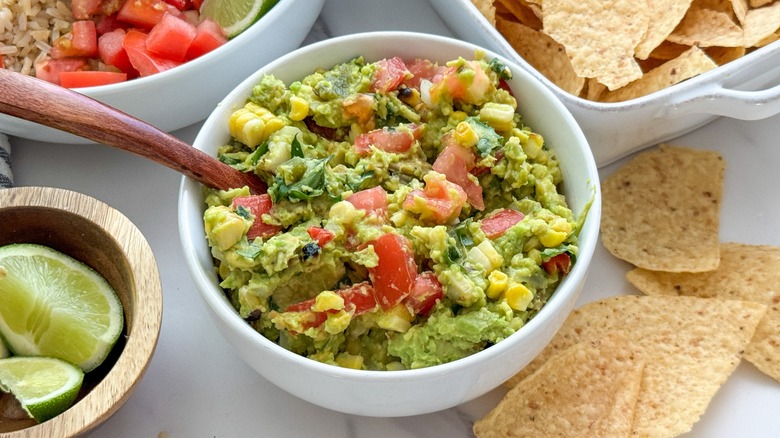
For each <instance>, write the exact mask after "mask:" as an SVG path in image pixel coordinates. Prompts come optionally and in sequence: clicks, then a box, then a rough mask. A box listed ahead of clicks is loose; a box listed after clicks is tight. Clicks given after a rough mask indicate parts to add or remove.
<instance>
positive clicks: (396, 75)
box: [371, 56, 410, 93]
mask: <svg viewBox="0 0 780 438" xmlns="http://www.w3.org/2000/svg"><path fill="white" fill-rule="evenodd" d="M376 65H377V68H376V72H375V73H374V80H373V81H372V82H371V91H379V92H382V93H387V92H388V91H391V90H395V89H396V88H398V86H399V85H401V82H403V81H404V79H406V77H407V75H409V74H410V72H409V70H408V69H407V68H406V64H405V63H404V60H403V59H401V58H400V57H398V56H396V57H394V58H390V59H381V60H379V61H377V63H376Z"/></svg>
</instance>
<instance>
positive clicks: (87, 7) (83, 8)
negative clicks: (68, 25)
mask: <svg viewBox="0 0 780 438" xmlns="http://www.w3.org/2000/svg"><path fill="white" fill-rule="evenodd" d="M101 1H102V0H72V1H71V3H70V9H71V13H72V14H73V18H75V19H76V20H86V19H89V18H90V17H92V16H93V15H95V13H96V12H98V10H99V9H100V2H101Z"/></svg>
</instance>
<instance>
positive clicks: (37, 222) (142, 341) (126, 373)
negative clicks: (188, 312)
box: [0, 187, 162, 438]
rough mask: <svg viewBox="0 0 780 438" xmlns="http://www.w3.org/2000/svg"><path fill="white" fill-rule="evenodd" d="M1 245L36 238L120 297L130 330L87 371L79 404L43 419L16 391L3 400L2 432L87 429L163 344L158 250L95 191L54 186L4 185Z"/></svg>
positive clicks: (120, 398)
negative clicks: (32, 414) (25, 407)
mask: <svg viewBox="0 0 780 438" xmlns="http://www.w3.org/2000/svg"><path fill="white" fill-rule="evenodd" d="M0 224H2V226H0V245H6V244H10V243H37V244H41V245H46V246H49V247H51V248H54V249H56V250H58V251H61V252H63V253H65V254H68V255H70V256H71V257H73V258H75V259H77V260H80V261H82V262H84V263H86V264H87V265H89V266H91V267H92V268H93V269H95V270H96V271H97V272H99V273H100V274H102V275H103V276H104V277H105V278H106V280H108V282H109V283H110V284H111V286H112V287H113V288H114V290H115V291H116V292H117V294H118V295H119V298H120V300H121V301H122V306H123V308H124V314H125V328H124V332H123V334H122V336H120V338H119V341H117V343H116V345H115V346H114V348H113V349H112V351H111V353H110V354H109V356H108V357H107V358H106V360H105V362H103V364H101V365H100V366H99V367H98V368H96V369H95V370H93V371H91V372H89V373H87V374H86V376H85V378H84V383H83V385H82V388H81V391H80V392H79V395H78V398H77V399H76V402H75V403H74V404H73V406H71V407H70V408H69V409H68V410H66V411H65V412H63V413H62V414H60V415H58V416H56V417H54V418H52V419H51V420H49V421H46V422H43V423H41V424H36V423H35V422H34V421H33V420H30V419H29V418H27V416H26V414H25V413H24V411H22V410H21V406H20V405H19V404H18V402H16V400H15V399H14V398H13V396H11V395H9V394H4V395H3V396H2V397H0V433H3V432H8V433H7V434H4V435H3V436H4V437H9V438H10V437H53V436H58V437H64V436H74V435H79V434H82V433H84V432H86V431H88V430H91V429H92V428H94V427H96V426H97V425H99V424H100V423H102V422H103V421H105V420H106V419H107V418H109V417H110V416H111V415H112V414H113V413H114V412H116V411H117V410H118V409H119V408H120V407H121V406H122V405H123V404H124V403H125V401H127V399H128V398H129V397H130V394H131V393H132V392H133V390H134V389H135V386H136V384H137V383H138V382H139V381H140V379H141V377H142V376H143V374H144V372H145V371H146V368H147V366H148V364H149V361H150V360H151V358H152V355H153V353H154V349H155V347H156V345H157V338H158V336H159V333H160V325H161V322H162V286H161V283H160V275H159V271H158V270H157V263H156V262H155V259H154V255H153V254H152V250H151V248H150V247H149V244H148V243H147V242H146V239H145V238H144V236H143V235H142V234H141V232H140V231H139V230H138V229H137V228H136V227H135V225H133V224H132V223H131V222H130V220H129V219H127V217H125V216H124V215H123V214H121V213H120V212H118V211H117V210H115V209H113V208H111V207H110V206H108V205H106V204H104V203H103V202H101V201H98V200H96V199H94V198H90V197H89V196H86V195H83V194H80V193H76V192H72V191H68V190H62V189H55V188H46V187H19V188H12V189H3V190H0Z"/></svg>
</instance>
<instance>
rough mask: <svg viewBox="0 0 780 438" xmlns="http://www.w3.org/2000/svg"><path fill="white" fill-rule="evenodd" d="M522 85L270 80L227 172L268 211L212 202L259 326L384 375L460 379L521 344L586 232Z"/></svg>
mask: <svg viewBox="0 0 780 438" xmlns="http://www.w3.org/2000/svg"><path fill="white" fill-rule="evenodd" d="M510 77H511V72H510V71H509V69H508V68H507V67H506V66H505V65H503V64H502V63H500V62H499V61H498V60H495V59H493V60H490V59H485V57H484V54H483V53H481V52H477V53H476V55H475V57H474V59H472V60H467V59H462V58H459V59H455V60H452V61H450V62H447V63H446V64H436V63H433V62H431V61H428V60H424V59H409V60H404V59H401V58H389V59H382V60H380V61H377V62H373V63H371V62H366V61H365V60H364V59H363V58H362V57H357V58H355V59H352V60H351V61H349V62H346V63H343V64H339V65H336V66H333V67H331V68H330V69H322V70H318V71H315V72H313V73H312V74H310V75H309V76H306V77H304V78H301V79H300V80H299V81H296V82H293V83H291V84H285V83H283V82H282V81H280V80H279V79H277V78H275V77H274V76H271V75H266V76H264V77H263V78H262V80H261V81H260V82H259V83H258V84H257V85H256V86H255V87H254V88H253V92H252V95H251V96H249V97H248V99H247V100H246V104H245V105H244V106H243V107H242V108H240V109H238V110H236V111H235V112H234V113H233V114H232V115H231V117H230V119H229V128H230V134H231V140H230V141H229V142H228V143H227V144H225V145H222V146H221V147H220V148H219V152H218V155H219V159H220V160H221V161H223V162H225V163H227V164H229V165H231V166H233V167H235V168H237V169H239V170H241V171H244V172H253V173H255V174H256V175H258V176H259V177H260V178H262V179H263V180H264V181H265V182H266V184H267V186H268V190H267V193H263V194H258V193H250V192H249V189H248V188H246V187H243V188H235V189H232V190H228V191H217V190H210V189H206V191H207V193H206V203H207V209H206V211H205V213H204V222H205V231H206V237H207V239H208V242H209V245H210V247H211V249H212V255H213V257H214V260H215V265H216V271H217V273H218V275H219V278H220V280H221V283H220V285H221V287H222V288H224V290H225V293H226V294H227V297H228V298H229V300H230V301H231V303H232V304H233V305H234V306H235V308H236V309H237V311H238V312H239V314H240V315H241V317H242V318H244V319H245V320H246V322H247V323H248V324H250V325H251V326H252V327H253V328H254V329H256V330H257V331H258V332H260V333H261V334H263V335H264V336H266V337H267V338H268V339H270V340H272V341H274V342H276V343H278V344H279V345H281V346H283V347H285V348H287V349H289V350H291V351H293V352H295V353H298V354H300V355H303V356H306V357H308V358H311V359H314V360H317V361H321V362H325V363H329V364H333V365H338V366H343V367H350V368H357V369H367V370H400V369H411V368H420V367H427V366H432V365H437V364H441V363H446V362H450V361H453V360H457V359H460V358H463V357H466V356H468V355H471V354H473V353H476V352H478V351H480V350H483V349H485V348H488V347H490V346H491V345H493V344H495V343H497V342H501V341H502V340H503V339H506V338H507V337H508V336H510V335H512V334H513V333H514V332H516V331H517V330H518V329H520V328H521V327H522V326H523V325H524V324H525V323H526V322H527V321H528V320H529V319H530V318H532V317H533V316H534V315H535V314H536V313H537V312H539V310H540V309H541V308H542V306H544V304H545V303H546V302H547V300H548V298H549V297H550V295H551V294H552V293H553V291H554V290H555V288H556V286H557V285H558V284H559V283H560V281H561V280H562V278H563V277H564V276H565V275H566V274H567V273H568V272H569V270H570V268H571V266H572V264H573V263H574V261H575V258H576V255H577V250H578V249H577V234H578V230H579V221H577V220H576V218H574V217H573V215H572V212H571V210H570V209H569V208H568V207H567V205H566V200H565V198H564V196H563V195H562V194H561V193H559V191H558V187H559V186H560V184H561V171H560V169H559V167H558V161H557V159H556V156H555V154H554V152H553V151H552V150H551V149H549V148H548V147H547V144H545V141H544V139H543V138H542V136H541V135H539V134H538V133H535V132H534V131H533V130H532V127H529V126H526V125H525V124H524V122H523V119H522V116H521V115H520V114H518V113H517V112H516V109H517V101H516V100H515V98H514V96H513V95H512V92H511V91H510V90H509V88H508V87H507V86H506V82H505V80H506V79H508V78H510Z"/></svg>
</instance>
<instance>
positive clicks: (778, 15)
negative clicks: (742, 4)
mask: <svg viewBox="0 0 780 438" xmlns="http://www.w3.org/2000/svg"><path fill="white" fill-rule="evenodd" d="M743 28H744V32H745V42H744V44H745V47H754V46H757V45H758V44H759V42H761V41H762V40H764V39H765V38H768V37H771V36H772V35H773V34H774V33H775V32H776V31H777V30H778V28H780V2H776V3H774V4H772V5H769V6H765V7H763V8H759V9H751V10H750V11H749V12H748V13H747V17H746V18H745V24H744V26H743Z"/></svg>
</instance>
